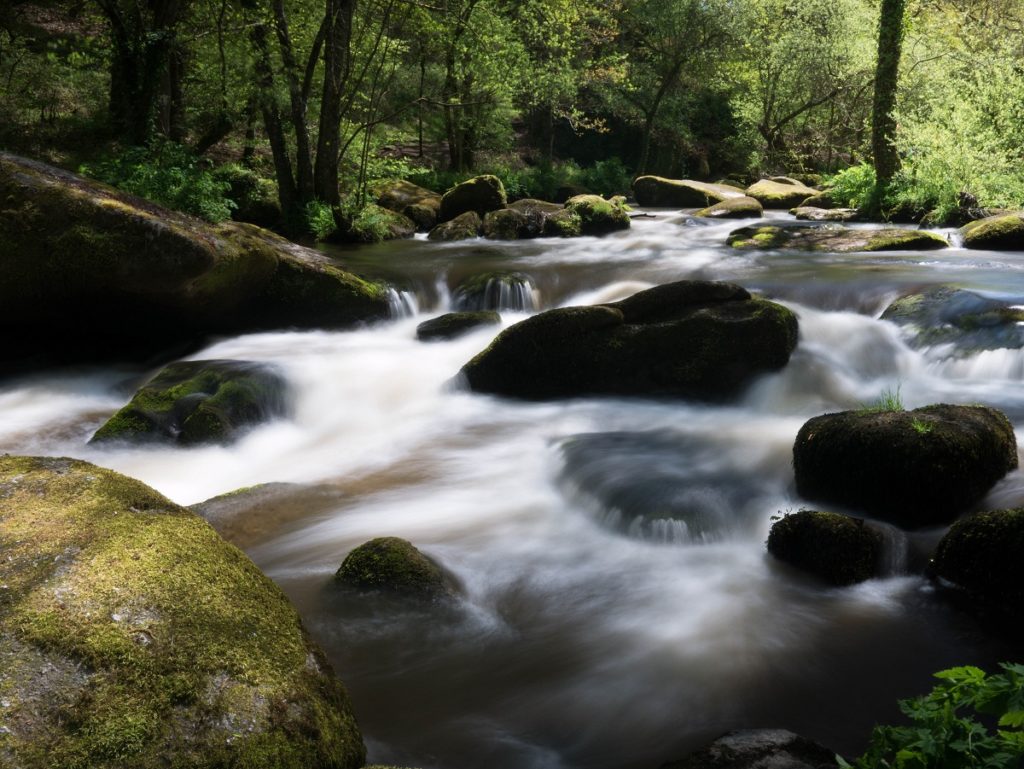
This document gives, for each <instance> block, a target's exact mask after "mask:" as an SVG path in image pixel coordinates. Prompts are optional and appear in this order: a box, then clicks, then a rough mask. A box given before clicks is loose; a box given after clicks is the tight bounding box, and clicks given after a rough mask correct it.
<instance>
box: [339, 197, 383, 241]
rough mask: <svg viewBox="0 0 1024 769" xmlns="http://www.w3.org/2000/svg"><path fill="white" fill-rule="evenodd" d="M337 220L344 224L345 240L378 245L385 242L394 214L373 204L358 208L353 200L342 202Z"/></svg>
mask: <svg viewBox="0 0 1024 769" xmlns="http://www.w3.org/2000/svg"><path fill="white" fill-rule="evenodd" d="M338 213H339V219H340V220H341V221H342V222H344V223H346V225H347V229H348V232H347V233H346V238H345V239H346V240H352V241H355V242H357V243H379V242H381V241H382V240H387V238H388V236H389V235H390V233H391V227H390V224H391V221H392V220H393V218H394V216H395V215H394V214H393V213H392V212H391V211H388V210H387V209H386V208H381V207H380V206H378V205H377V204H375V203H368V204H367V205H365V206H360V205H358V203H357V202H356V200H355V199H354V198H348V199H346V200H345V201H343V202H342V204H341V206H339V209H338Z"/></svg>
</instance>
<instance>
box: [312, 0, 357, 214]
mask: <svg viewBox="0 0 1024 769" xmlns="http://www.w3.org/2000/svg"><path fill="white" fill-rule="evenodd" d="M355 6H356V3H355V0H327V6H326V8H325V12H324V85H323V94H322V97H321V100H320V124H319V131H318V134H317V145H316V165H315V167H314V170H313V187H314V193H315V194H316V197H318V198H319V199H320V200H323V201H325V202H327V203H330V204H331V205H332V206H336V205H338V203H339V202H340V201H339V191H338V163H339V161H340V152H341V118H342V95H343V93H342V92H343V90H344V87H345V84H346V83H347V82H348V78H349V66H350V63H351V57H350V56H349V46H350V44H351V40H352V17H353V14H354V13H355Z"/></svg>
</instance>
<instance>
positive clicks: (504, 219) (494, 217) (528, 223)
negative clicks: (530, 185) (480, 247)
mask: <svg viewBox="0 0 1024 769" xmlns="http://www.w3.org/2000/svg"><path fill="white" fill-rule="evenodd" d="M563 210H564V209H563V207H562V206H560V205H559V204H558V203H548V202H547V201H544V200H535V199H533V198H522V199H520V200H517V201H516V202H515V203H510V204H509V205H508V208H501V209H498V210H497V211H491V212H490V213H489V214H487V216H485V217H484V223H483V235H484V237H485V238H490V239H491V240H526V239H529V238H539V237H541V236H542V235H543V234H544V227H545V223H546V222H547V220H548V217H550V216H552V215H553V214H557V213H560V212H562V211H563Z"/></svg>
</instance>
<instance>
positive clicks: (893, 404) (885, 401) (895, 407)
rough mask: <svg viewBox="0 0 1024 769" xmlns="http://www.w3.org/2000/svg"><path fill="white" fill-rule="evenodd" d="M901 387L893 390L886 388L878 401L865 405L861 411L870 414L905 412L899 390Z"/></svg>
mask: <svg viewBox="0 0 1024 769" xmlns="http://www.w3.org/2000/svg"><path fill="white" fill-rule="evenodd" d="M902 388H903V385H896V387H895V388H887V389H885V390H882V394H881V395H879V396H878V400H877V401H875V402H874V403H871V404H867V405H865V406H863V407H862V408H861V411H867V412H872V413H882V412H886V411H905V410H906V409H905V407H904V405H903V396H902V395H901V393H900V390H901V389H902Z"/></svg>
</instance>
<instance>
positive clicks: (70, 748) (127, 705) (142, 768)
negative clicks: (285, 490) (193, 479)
mask: <svg viewBox="0 0 1024 769" xmlns="http://www.w3.org/2000/svg"><path fill="white" fill-rule="evenodd" d="M0 548H2V550H3V554H4V557H3V558H2V559H0V584H2V585H3V589H2V597H0V702H2V703H3V707H0V763H3V765H4V766H17V767H22V769H51V767H64V768H66V769H114V768H115V767H132V769H158V768H159V769H163V768H164V767H190V768H191V769H204V768H206V767H208V768H209V769H215V768H219V767H227V766H234V767H266V768H267V769H271V768H273V769H357V768H358V767H361V766H362V765H363V762H364V758H365V750H364V747H363V742H362V738H361V736H360V733H359V728H358V726H357V725H356V721H355V719H354V717H353V715H352V712H351V708H350V705H349V702H348V697H347V695H346V693H345V690H344V688H343V686H342V685H341V683H340V682H339V681H338V680H337V679H336V678H335V677H334V676H333V674H332V672H331V670H330V667H329V665H328V663H327V662H326V660H325V658H324V657H323V655H322V653H321V652H320V651H319V650H318V649H317V648H316V647H315V646H313V645H312V644H311V642H310V641H309V639H308V638H307V637H306V634H305V632H304V630H303V627H302V625H301V623H300V621H299V617H298V615H297V614H296V612H295V610H294V609H293V608H292V606H291V605H290V604H289V602H288V599H287V598H285V596H284V594H283V593H282V592H281V591H280V589H278V588H277V586H275V585H274V583H273V582H271V581H270V580H269V579H268V578H267V577H265V576H264V575H263V574H261V573H260V571H259V569H257V568H256V566H255V565H254V564H253V563H252V561H250V560H249V559H248V558H247V557H246V556H245V555H244V554H243V553H242V552H241V551H240V550H238V549H236V548H235V547H233V546H232V545H229V544H228V543H226V542H225V541H224V540H223V539H221V538H220V537H219V536H218V535H217V534H216V532H214V531H213V529H212V528H210V526H209V524H207V523H206V522H205V521H203V520H202V519H201V518H199V517H198V516H197V515H195V514H194V513H191V512H189V511H188V510H186V509H184V508H181V507H178V506H177V505H175V504H174V503H172V502H170V501H169V500H167V499H165V498H164V497H162V496H161V495H160V494H158V493H156V492H155V491H153V490H152V489H150V488H149V487H148V486H145V485H144V484H142V483H139V482H138V481H135V480H132V479H130V478H126V477H125V476H123V475H119V474H118V473H114V472H111V471H110V470H105V469H103V468H100V467H96V466H95V465H91V464H88V463H86V462H79V461H77V460H71V459H52V458H29V457H13V456H5V457H2V458H0Z"/></svg>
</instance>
